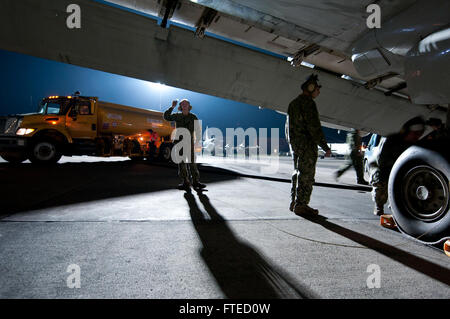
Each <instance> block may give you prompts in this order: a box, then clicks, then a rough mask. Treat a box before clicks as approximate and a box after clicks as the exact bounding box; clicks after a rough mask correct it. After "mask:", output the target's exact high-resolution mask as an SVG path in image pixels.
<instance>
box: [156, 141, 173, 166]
mask: <svg viewBox="0 0 450 319" xmlns="http://www.w3.org/2000/svg"><path fill="white" fill-rule="evenodd" d="M172 147H173V144H171V143H164V144H162V145H161V146H160V149H159V154H158V160H160V161H162V162H166V163H170V162H171V161H172Z"/></svg>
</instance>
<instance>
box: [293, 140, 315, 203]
mask: <svg viewBox="0 0 450 319" xmlns="http://www.w3.org/2000/svg"><path fill="white" fill-rule="evenodd" d="M293 159H294V172H293V173H292V187H291V200H292V201H295V202H296V203H297V204H300V205H307V204H309V200H310V199H311V193H312V189H313V184H314V176H315V174H316V163H317V146H315V147H314V148H312V147H309V148H299V149H295V148H294V149H293Z"/></svg>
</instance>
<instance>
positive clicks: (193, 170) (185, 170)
mask: <svg viewBox="0 0 450 319" xmlns="http://www.w3.org/2000/svg"><path fill="white" fill-rule="evenodd" d="M172 110H173V108H172V107H171V108H169V109H168V110H167V111H165V112H164V119H165V120H166V121H170V122H175V125H176V128H185V129H187V130H188V131H189V132H190V133H191V154H190V156H189V154H182V156H183V157H184V159H183V160H182V161H181V162H180V163H179V164H178V176H179V177H180V178H181V179H183V180H189V179H190V177H192V182H193V183H194V184H195V183H197V182H199V181H200V173H199V171H198V169H197V164H196V163H195V149H194V139H195V137H197V138H201V136H202V135H201V132H200V130H198V131H195V130H196V127H195V121H197V120H198V118H197V116H196V115H195V114H193V113H189V114H188V115H184V114H183V113H181V112H178V113H175V114H172ZM198 128H200V126H198ZM180 141H181V139H180V140H176V141H174V143H175V144H177V143H179V142H180Z"/></svg>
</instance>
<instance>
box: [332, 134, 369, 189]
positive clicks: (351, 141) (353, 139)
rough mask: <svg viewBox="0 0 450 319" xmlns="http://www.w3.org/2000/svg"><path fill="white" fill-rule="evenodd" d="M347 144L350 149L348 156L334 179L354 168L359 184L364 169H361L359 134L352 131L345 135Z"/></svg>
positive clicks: (361, 157) (362, 178) (362, 177)
mask: <svg viewBox="0 0 450 319" xmlns="http://www.w3.org/2000/svg"><path fill="white" fill-rule="evenodd" d="M346 142H347V144H348V145H349V147H350V155H349V158H348V159H347V162H346V163H345V164H344V166H342V167H341V168H340V169H339V170H338V171H337V172H336V177H337V178H339V177H340V176H342V174H344V173H345V172H346V171H347V170H348V169H349V168H350V167H352V166H353V167H354V168H355V171H356V177H357V180H358V183H359V182H362V181H364V168H363V156H362V154H361V136H360V135H359V132H358V131H357V130H355V129H352V130H351V131H350V132H348V134H347V141H346Z"/></svg>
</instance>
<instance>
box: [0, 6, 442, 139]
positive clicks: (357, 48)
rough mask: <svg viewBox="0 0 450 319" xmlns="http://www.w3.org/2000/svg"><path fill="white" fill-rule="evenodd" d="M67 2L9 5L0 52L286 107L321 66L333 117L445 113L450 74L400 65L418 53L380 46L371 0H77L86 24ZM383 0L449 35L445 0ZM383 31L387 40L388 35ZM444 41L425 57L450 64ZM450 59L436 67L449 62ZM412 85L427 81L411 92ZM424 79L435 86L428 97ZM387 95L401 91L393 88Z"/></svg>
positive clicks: (398, 13)
mask: <svg viewBox="0 0 450 319" xmlns="http://www.w3.org/2000/svg"><path fill="white" fill-rule="evenodd" d="M69 2H70V1H61V0H22V1H14V0H4V1H2V2H1V3H0V17H1V22H0V23H1V25H2V28H1V29H0V48H1V49H5V50H10V51H15V52H20V53H25V54H30V55H34V56H38V57H43V58H46V59H52V60H56V61H61V62H65V63H70V64H75V65H80V66H84V67H89V68H93V69H97V70H101V71H106V72H110V73H115V74H121V75H125V76H130V77H134V78H138V79H142V80H147V81H152V82H161V83H164V84H167V85H171V86H175V87H179V88H184V89H188V90H192V91H196V92H200V93H206V94H210V95H214V96H219V97H223V98H227V99H231V100H235V101H240V102H244V103H248V104H252V105H255V106H260V107H263V108H270V109H274V110H277V111H280V112H286V110H287V106H288V104H289V102H290V101H291V100H292V99H293V98H295V97H296V96H297V95H298V94H299V93H300V92H299V91H300V85H301V83H302V82H304V80H305V79H306V77H307V76H308V75H309V74H311V73H312V72H314V73H316V74H319V79H320V82H321V85H322V90H321V91H322V93H321V95H320V96H319V97H318V98H317V100H316V101H317V105H318V108H319V112H320V115H321V120H322V122H323V123H324V124H325V125H328V126H335V127H336V126H337V127H346V128H349V127H354V128H359V129H361V130H364V131H370V132H376V133H379V134H382V135H386V134H388V133H390V132H394V131H397V130H398V128H399V127H400V126H401V125H402V124H403V123H404V122H405V121H406V120H408V119H409V118H411V117H413V116H416V115H424V116H425V117H430V116H432V117H438V118H442V119H444V118H445V112H446V108H445V105H446V103H448V102H449V100H450V99H448V96H447V95H446V91H448V89H447V88H446V87H444V89H442V86H443V85H444V84H442V83H445V85H446V84H447V83H449V82H450V81H446V80H447V78H448V76H449V75H448V72H440V73H439V72H438V75H437V76H438V77H439V76H440V77H442V79H439V78H438V79H437V81H432V82H430V81H428V82H427V81H423V80H422V81H421V82H420V81H419V84H417V82H418V81H417V79H416V78H417V77H416V78H414V79H412V80H411V77H410V75H408V72H404V70H399V69H400V68H399V65H403V64H402V63H403V62H402V61H403V60H405V59H406V60H405V61H406V62H410V64H411V63H412V64H413V66H414V67H416V66H417V65H416V64H417V63H416V62H417V61H416V60H414V59H412V58H410V57H409V56H407V55H406V54H403V53H398V52H397V51H399V50H397V51H395V50H394V51H395V52H396V53H395V54H394V55H392V56H391V55H389V54H390V52H394V51H393V50H391V51H389V50H388V51H389V52H387V53H386V52H384V51H383V50H385V48H384V47H382V48H381V49H378V48H377V50H378V51H377V52H378V53H377V52H375V53H374V52H372V51H373V50H372V49H373V48H372V47H371V45H372V42H373V37H375V35H373V32H372V31H375V30H368V29H367V25H366V19H367V17H368V16H369V13H367V12H366V5H367V3H366V2H367V1H356V0H354V1H346V2H345V4H343V2H342V1H338V0H327V1H325V0H314V1H313V0H304V1H294V0H283V1H281V0H280V1H269V0H267V1H266V0H241V1H231V0H220V1H215V0H195V1H189V0H111V1H89V0H79V1H78V2H77V3H78V4H79V6H80V7H81V11H82V18H81V20H82V25H81V28H80V29H69V28H68V27H67V26H66V19H67V18H68V16H69V13H67V11H66V8H67V6H68V5H69ZM377 3H378V4H379V5H380V7H381V8H382V14H383V15H382V16H383V20H382V23H383V24H385V25H386V26H388V27H389V28H390V29H389V30H394V31H395V30H398V28H399V26H398V25H400V27H401V26H403V25H404V24H405V23H406V24H407V23H408V17H410V16H411V14H413V13H415V12H416V11H419V12H421V13H422V14H423V15H424V16H425V18H426V19H425V21H426V22H427V23H428V22H429V21H434V22H436V23H434V24H433V23H432V24H433V25H434V26H432V27H430V26H428V24H427V25H426V27H427V28H425V27H423V26H422V27H423V28H422V29H426V30H425V31H424V32H426V34H424V35H430V34H432V35H433V34H434V33H435V32H437V31H440V30H441V31H442V29H443V28H445V25H442V22H441V21H446V23H447V24H448V21H449V20H445V19H446V18H448V12H450V10H445V8H447V7H448V1H445V0H442V1H440V0H434V1H433V0H432V1H427V2H426V3H431V4H430V5H429V7H428V6H427V7H425V8H422V7H420V6H418V4H422V3H425V2H421V1H413V0H400V1H395V2H393V1H388V0H381V1H377ZM432 5H434V7H432ZM432 8H434V9H432ZM405 12H406V13H408V14H407V15H406V18H405V17H404V16H405ZM411 12H412V13H411ZM149 15H151V16H158V17H159V18H160V20H162V24H163V25H164V24H166V23H170V22H175V23H178V24H176V25H171V26H170V27H169V28H162V27H161V26H159V25H157V24H156V22H155V19H153V18H151V17H149ZM396 17H399V18H398V19H397V18H396ZM397 21H400V22H397ZM395 23H397V24H398V25H396V24H395ZM399 23H400V24H399ZM402 23H403V24H402ZM396 28H397V29H396ZM416 29H418V28H416ZM381 30H383V28H382V29H381ZM386 30H387V29H386ZM389 30H387V31H389ZM401 30H403V29H401ZM444 31H445V29H444ZM404 32H405V33H407V34H406V35H408V34H409V33H408V31H404ZM412 33H414V32H412ZM416 33H417V32H416ZM416 33H414V34H413V35H414V36H411V37H409V38H408V37H406V38H408V41H409V42H408V43H407V44H408V45H409V47H408V49H409V51H408V52H410V51H413V50H414V46H415V45H416V44H417V43H415V42H417V41H416V40H417V39H416V38H415V36H417V34H416ZM205 34H206V35H205ZM389 34H390V33H389ZM378 36H379V37H380V38H382V39H383V41H384V39H385V35H383V33H380V32H379V33H378ZM402 36H403V34H402ZM433 39H436V37H434V38H433ZM437 39H438V40H434V42H432V43H431V44H430V45H428V48H430V50H429V51H430V52H428V51H427V54H428V53H430V54H434V55H435V56H436V57H439V58H441V56H442V57H444V58H447V60H448V55H446V54H443V53H445V52H446V51H445V50H446V49H445V48H447V49H448V46H447V45H448V40H447V38H446V35H445V34H444V36H441V37H440V38H439V37H438V38H437ZM388 40H389V39H388ZM394 40H396V39H394ZM394 40H392V41H394ZM397 40H398V39H397ZM419 40H420V39H419ZM371 41H372V42H371ZM386 41H387V40H386ZM392 41H391V42H392ZM387 42H389V41H387ZM387 42H386V43H387ZM394 42H395V41H394ZM423 45H426V43H425V44H423ZM398 47H399V46H398V45H397V46H394V49H396V48H397V49H398ZM443 49H444V50H443ZM371 50H372V51H371ZM419 53H420V52H419ZM377 54H378V55H377ZM402 54H403V55H402ZM355 56H356V58H355ZM380 56H381V58H380ZM371 57H374V58H373V59H371ZM383 57H384V58H385V60H384V62H383V60H382V61H381V62H383V63H384V64H386V65H382V64H377V63H379V62H380V59H382V58H383ZM288 58H290V59H293V62H298V63H301V62H303V65H309V66H311V64H312V65H314V69H311V68H310V67H308V66H302V65H300V66H298V67H293V66H291V64H290V63H289V62H288V61H287V59H288ZM420 58H423V56H420ZM425 58H427V57H425ZM367 59H369V62H368V64H367V63H366V64H364V63H365V62H366V60H367ZM377 59H378V60H377ZM408 59H409V60H408ZM411 60H413V61H412V62H411ZM361 61H362V62H361ZM386 61H388V62H389V63H387V62H386ZM425 61H427V60H425ZM438 61H442V60H438ZM371 63H372V64H371ZM414 63H415V64H414ZM446 63H448V62H443V63H442V62H439V63H435V64H434V65H433V67H434V68H443V67H446V66H447V64H446ZM367 65H369V66H373V68H372V69H371V68H370V67H368V66H367ZM426 65H428V64H426ZM419 66H420V65H419ZM357 68H358V70H357ZM413 69H414V68H413ZM428 69H429V68H428ZM428 69H427V71H429V70H428ZM361 71H363V72H362V73H363V74H362V75H361ZM402 71H403V72H402ZM407 71H409V69H408V70H407ZM422 78H426V76H422V77H421V78H420V79H422ZM406 82H408V84H409V83H410V82H411V83H413V84H415V85H416V87H418V89H417V88H416V87H414V86H413V89H414V90H411V88H410V87H409V86H408V87H407V88H404V85H405V83H406ZM429 82H430V83H429ZM427 83H428V84H433V85H428V86H429V87H428V86H427ZM440 83H441V84H440ZM367 87H370V88H372V89H368V88H367ZM424 87H425V88H426V89H427V90H425V91H426V92H428V93H430V92H431V94H428V95H429V96H425V98H424V94H422V89H423V88H424ZM433 90H435V91H433ZM436 90H437V91H436ZM443 90H444V93H443V94H441V91H443ZM387 91H392V92H388V94H385V93H386V92H387ZM412 92H413V93H415V92H420V93H421V94H412ZM447 94H448V92H447ZM430 96H431V99H430ZM433 99H436V100H437V103H435V102H434V101H431V100H433ZM411 101H414V102H415V103H412V102H411ZM442 102H444V103H442Z"/></svg>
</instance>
